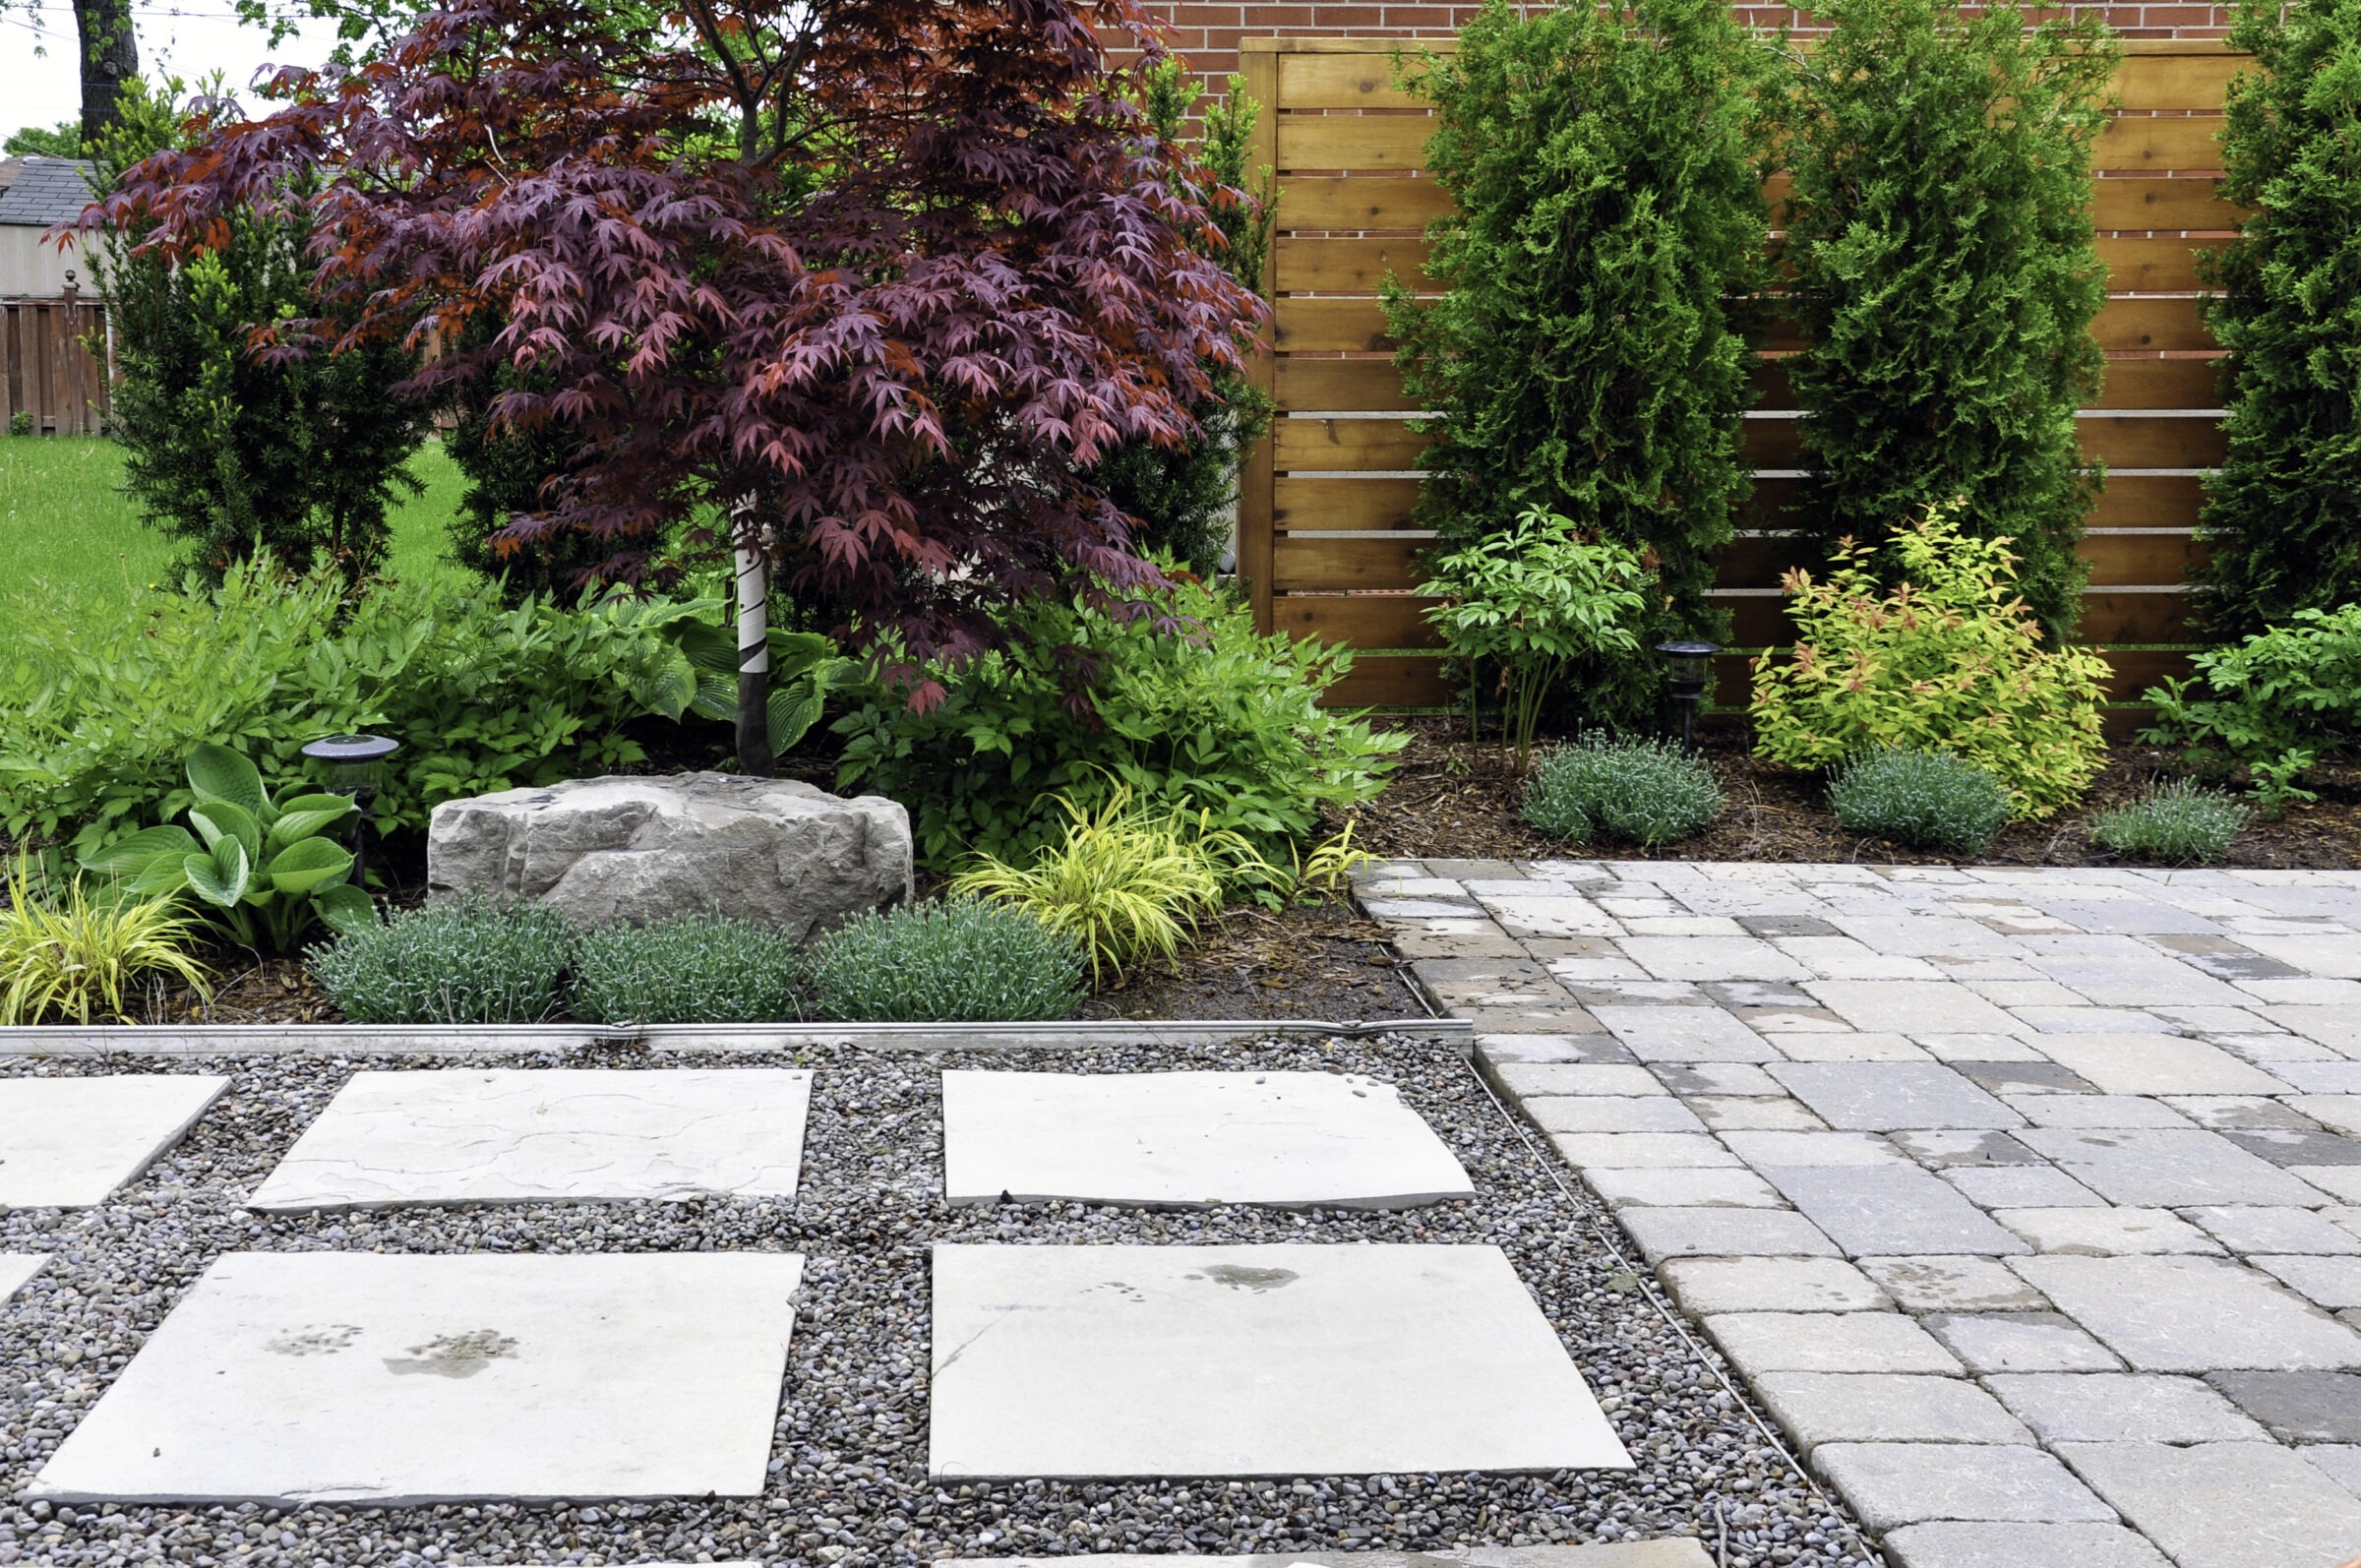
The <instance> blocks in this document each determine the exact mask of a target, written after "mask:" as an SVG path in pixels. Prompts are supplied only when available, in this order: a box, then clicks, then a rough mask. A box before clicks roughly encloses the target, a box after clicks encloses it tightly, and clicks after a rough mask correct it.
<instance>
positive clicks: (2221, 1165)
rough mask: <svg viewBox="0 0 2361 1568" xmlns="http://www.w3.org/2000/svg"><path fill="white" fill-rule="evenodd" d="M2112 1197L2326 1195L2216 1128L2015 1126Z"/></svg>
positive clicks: (2029, 1142)
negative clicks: (2100, 1129)
mask: <svg viewBox="0 0 2361 1568" xmlns="http://www.w3.org/2000/svg"><path fill="white" fill-rule="evenodd" d="M2012 1136H2014V1137H2016V1138H2017V1139H2018V1140H2019V1141H2020V1142H2022V1143H2024V1144H2025V1145H2026V1146H2027V1147H2028V1148H2030V1149H2032V1150H2034V1151H2035V1152H2037V1153H2040V1154H2043V1155H2047V1156H2048V1157H2049V1158H2050V1159H2052V1160H2054V1161H2056V1162H2057V1163H2058V1164H2059V1165H2060V1166H2062V1167H2063V1168H2064V1169H2065V1171H2066V1173H2067V1175H2069V1176H2073V1177H2074V1178H2075V1179H2076V1180H2078V1181H2080V1182H2082V1183H2083V1185H2085V1186H2087V1187H2089V1188H2090V1189H2091V1190H2092V1191H2094V1192H2096V1193H2098V1194H2099V1195H2100V1196H2101V1197H2103V1198H2105V1199H2107V1200H2108V1201H2109V1202H2111V1203H2123V1204H2130V1205H2132V1206H2134V1207H2139V1208H2184V1207H2193V1206H2197V1205H2211V1204H2223V1203H2259V1204H2267V1205H2284V1206H2290V1207H2294V1208H2316V1207H2318V1206H2319V1205H2320V1204H2321V1203H2322V1202H2323V1201H2325V1195H2324V1194H2323V1193H2322V1192H2321V1191H2320V1190H2319V1189H2318V1188H2316V1187H2313V1186H2309V1185H2307V1184H2306V1183H2304V1182H2303V1181H2300V1180H2298V1179H2297V1178H2296V1177H2294V1176H2289V1175H2288V1174H2287V1173H2286V1172H2284V1171H2281V1170H2279V1169H2278V1168H2277V1167H2275V1166H2273V1165H2271V1164H2270V1163H2269V1162H2268V1161H2264V1160H2259V1159H2257V1158H2256V1157H2255V1156H2253V1155H2251V1154H2249V1153H2247V1152H2246V1151H2245V1150H2244V1149H2241V1148H2239V1147H2238V1146H2237V1145H2236V1144H2234V1143H2232V1142H2230V1141H2229V1140H2228V1139H2226V1138H2224V1137H2223V1136H2222V1135H2221V1134H2220V1133H2218V1132H2206V1131H2203V1130H2201V1129H2198V1128H2194V1127H2192V1128H2188V1129H2186V1130H2173V1129H2158V1130H2147V1129H2141V1128H2132V1129H2127V1130H2123V1131H2108V1132H2089V1131H2076V1130H2069V1129H2066V1128H2062V1127H2034V1128H2031V1129H2029V1130H2028V1131H2025V1132H2019V1133H2014V1134H2012Z"/></svg>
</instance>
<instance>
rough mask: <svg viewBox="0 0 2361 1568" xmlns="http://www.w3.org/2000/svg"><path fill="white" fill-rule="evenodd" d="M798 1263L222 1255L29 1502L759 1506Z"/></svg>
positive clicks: (707, 1258) (719, 1258)
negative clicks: (709, 1501)
mask: <svg viewBox="0 0 2361 1568" xmlns="http://www.w3.org/2000/svg"><path fill="white" fill-rule="evenodd" d="M802 1274H803V1259H802V1257H801V1256H799V1255H797V1254H795V1253H756V1252H713V1253H642V1254H631V1255H625V1254H605V1255H598V1256H572V1257H552V1256H506V1257H503V1256H493V1255H486V1254H480V1253H469V1254H458V1255H445V1256H405V1255H386V1254H381V1253H371V1254H345V1253H329V1252H301V1253H275V1252H241V1253H232V1254H230V1255H229V1256H227V1257H223V1258H220V1259H218V1260H217V1261H215V1262H214V1263H213V1265H212V1267H211V1268H209V1269H208V1270H206V1272H205V1274H204V1275H203V1277H201V1278H200V1279H199V1280H198V1282H197V1283H196V1284H195V1285H194V1286H192V1287H191V1288H190V1290H189V1293H188V1295H187V1296H185V1297H182V1299H181V1302H180V1304H179V1305H178V1306H176V1307H174V1308H173V1310H172V1312H171V1315H170V1316H168V1317H166V1318H165V1319H164V1321H163V1323H162V1325H161V1326H160V1327H158V1328H157V1329H156V1331H155V1332H154V1333H153V1334H151V1335H150V1336H149V1338H148V1342H147V1344H146V1345H145V1346H143V1347H142V1348H141V1350H140V1353H139V1355H138V1356H137V1357H134V1358H133V1360H132V1362H131V1364H130V1366H128V1367H127V1368H125V1370H124V1372H123V1374H122V1376H121V1377H119V1378H117V1379H116V1381H115V1383H114V1386H113V1387H111V1388H110V1389H108V1390H107V1392H106V1394H105V1395H104V1397H102V1398H101V1399H100V1400H99V1402H98V1404H97V1407H96V1408H95V1409H93V1410H92V1411H91V1414H90V1415H88V1416H87V1417H84V1418H83V1421H82V1424H81V1425H80V1426H78V1427H76V1428H75V1429H74V1431H73V1433H72V1434H71V1435H69V1436H68V1437H67V1438H66V1440H65V1443H64V1445H63V1446H62V1447H60V1448H59V1449H58V1451H57V1453H56V1455H55V1456H54V1457H53V1458H52V1459H51V1460H50V1461H49V1463H48V1465H47V1466H46V1467H44V1468H43V1469H42V1471H41V1473H40V1475H39V1476H38V1477H36V1478H34V1481H33V1485H32V1495H34V1496H36V1497H45V1498H49V1499H51V1500H56V1501H65V1500H75V1501H109V1502H198V1501H214V1502H239V1501H254V1502H259V1503H264V1504H274V1503H288V1502H297V1501H346V1502H365V1503H368V1504H370V1505H372V1506H386V1507H393V1506H403V1505H410V1504H420V1503H435V1502H447V1501H457V1500H461V1499H466V1498H487V1497H496V1498H502V1499H513V1500H519V1501H531V1500H542V1499H549V1498H560V1497H564V1498H604V1497H673V1496H703V1495H704V1494H705V1493H707V1492H715V1493H718V1494H720V1495H723V1496H729V1497H751V1496H755V1495H757V1494H758V1493H759V1492H760V1491H761V1490H762V1483H763V1477H764V1473H765V1467H766V1465H767V1463H768V1461H769V1458H770V1446H771V1434H772V1427H773V1423H774V1422H775V1420H776V1417H777V1415H778V1408H779V1391H780V1382H781V1378H782V1376H783V1374H784V1372H785V1369H786V1361H787V1339H788V1334H789V1331H790V1329H791V1328H792V1327H793V1326H794V1321H795V1309H794V1306H793V1303H792V1298H793V1297H794V1295H795V1291H796V1287H797V1284H798V1282H799V1281H800V1279H801V1278H802Z"/></svg>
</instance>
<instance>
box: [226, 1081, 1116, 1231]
mask: <svg viewBox="0 0 2361 1568" xmlns="http://www.w3.org/2000/svg"><path fill="white" fill-rule="evenodd" d="M944 1076H945V1077H946V1079H947V1078H949V1077H952V1076H957V1075H956V1074H945V1075H944ZM1010 1076H1013V1075H1010ZM811 1097H812V1074H811V1073H810V1072H808V1071H802V1070H796V1069H783V1068H772V1067H721V1068H696V1067H672V1068H667V1069H666V1070H664V1071H662V1072H633V1071H626V1070H618V1069H610V1068H577V1067H561V1068H499V1067H456V1068H448V1069H442V1070H435V1071H427V1072H357V1073H354V1074H353V1075H352V1077H350V1078H349V1079H347V1080H346V1081H345V1083H344V1086H343V1087H342V1088H341V1089H338V1090H337V1091H336V1095H335V1098H334V1099H333V1100H332V1101H330V1102H329V1105H328V1109H327V1110H326V1111H324V1112H322V1113H321V1114H320V1116H319V1117H318V1119H316V1120H315V1121H313V1123H312V1124H311V1126H310V1127H308V1128H306V1129H305V1131H304V1133H303V1136H302V1137H300V1138H298V1139H296V1140H295V1146H294V1148H292V1149H290V1150H289V1151H288V1152H287V1155H286V1158H284V1159H282V1160H281V1161H279V1163H278V1166H277V1168H276V1169H275V1170H273V1171H272V1173H271V1175H270V1176H268V1177H266V1178H265V1179H264V1181H263V1184H262V1185H261V1186H260V1187H259V1188H257V1189H256V1191H255V1194H254V1196H253V1198H252V1199H250V1200H249V1206H250V1207H252V1208H256V1209H262V1210H265V1211H301V1210H314V1209H348V1208H383V1207H394V1206H405V1205H415V1204H454V1203H540V1202H580V1203H615V1202H624V1201H629V1200H635V1199H667V1198H686V1197H697V1196H705V1195H710V1194H721V1195H728V1196H734V1197H788V1198H791V1197H793V1196H794V1195H795V1183H796V1174H797V1171H798V1169H799V1168H800V1167H801V1166H802V1164H803V1157H804V1117H805V1114H806V1111H807V1108H808V1107H809V1104H810V1101H811ZM1059 1131H1060V1132H1061V1133H1064V1134H1066V1135H1068V1136H1072V1135H1074V1134H1076V1133H1077V1132H1079V1133H1081V1134H1082V1135H1084V1136H1087V1135H1088V1129H1086V1128H1076V1127H1071V1126H1064V1125H1061V1126H1060V1127H1059Z"/></svg>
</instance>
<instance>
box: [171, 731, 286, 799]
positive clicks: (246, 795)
mask: <svg viewBox="0 0 2361 1568" xmlns="http://www.w3.org/2000/svg"><path fill="white" fill-rule="evenodd" d="M189 788H191V789H193V790H195V791H196V792H197V798H198V799H199V800H201V801H227V802H228V803H229V804H230V805H232V806H237V807H242V808H244V809H245V812H246V814H247V815H249V816H252V817H256V818H260V817H261V816H262V814H263V812H264V810H265V808H266V807H267V806H268V805H269V804H270V799H271V798H270V796H268V795H267V794H265V793H264V791H263V775H262V773H261V772H260V771H259V770H257V769H256V767H255V765H254V764H253V763H252V762H250V761H248V760H247V759H246V758H245V757H243V756H241V755H240V754H237V753H236V752H233V751H231V750H230V749H229V748H228V747H226V746H219V745H216V744H214V743H213V742H212V741H207V742H205V743H204V744H203V745H201V746H199V747H198V748H197V749H196V750H195V751H193V752H191V753H190V754H189Z"/></svg>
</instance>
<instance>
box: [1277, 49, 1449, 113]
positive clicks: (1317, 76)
mask: <svg viewBox="0 0 2361 1568" xmlns="http://www.w3.org/2000/svg"><path fill="white" fill-rule="evenodd" d="M1363 47H1364V48H1365V47H1366V45H1365V44H1364V45H1363ZM1420 47H1421V45H1419V44H1416V43H1411V42H1408V41H1407V40H1406V41H1405V43H1404V46H1403V53H1404V55H1405V56H1406V59H1405V61H1404V63H1406V64H1408V65H1410V66H1411V67H1412V69H1414V70H1415V69H1417V63H1418V62H1417V50H1418V49H1419V48H1420ZM1394 76H1395V60H1394V51H1393V50H1392V49H1391V48H1387V49H1381V50H1372V51H1371V52H1369V53H1366V54H1300V55H1289V56H1287V57H1286V58H1284V59H1282V60H1281V61H1280V62H1279V101H1280V102H1281V103H1283V104H1285V105H1286V106H1287V107H1289V108H1291V109H1418V108H1424V107H1425V106H1426V100H1425V99H1423V98H1422V97H1420V96H1419V95H1418V94H1417V93H1416V92H1413V91H1411V90H1409V89H1407V88H1403V87H1399V86H1396V84H1395V80H1394Z"/></svg>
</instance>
